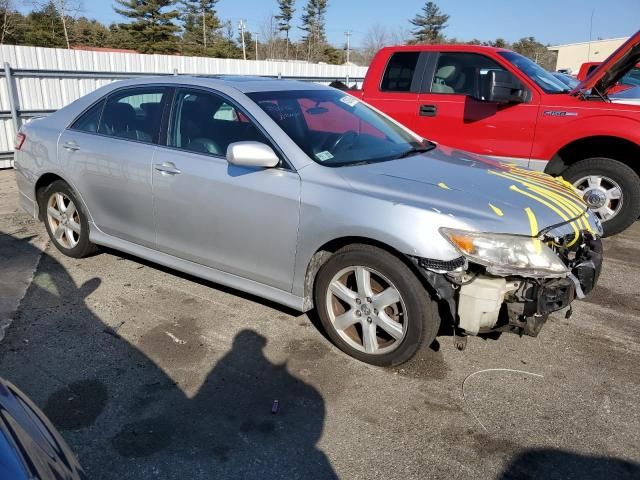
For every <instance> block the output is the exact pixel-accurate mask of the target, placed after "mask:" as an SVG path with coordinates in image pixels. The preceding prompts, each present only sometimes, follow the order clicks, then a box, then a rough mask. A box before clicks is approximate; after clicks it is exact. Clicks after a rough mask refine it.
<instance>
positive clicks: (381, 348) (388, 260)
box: [314, 245, 440, 366]
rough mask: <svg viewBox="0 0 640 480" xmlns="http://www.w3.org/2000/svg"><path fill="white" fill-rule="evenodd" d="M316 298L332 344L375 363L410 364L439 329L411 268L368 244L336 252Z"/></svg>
mask: <svg viewBox="0 0 640 480" xmlns="http://www.w3.org/2000/svg"><path fill="white" fill-rule="evenodd" d="M314 297H315V305H316V309H317V311H318V316H319V318H320V321H321V322H322V325H323V327H324V328H325V330H326V332H327V334H328V335H329V337H330V338H331V340H332V341H333V342H334V343H335V344H336V345H337V346H338V348H340V349H341V350H342V351H343V352H345V353H347V354H348V355H351V356H352V357H354V358H357V359H358V360H361V361H363V362H366V363H370V364H373V365H379V366H390V365H398V364H400V363H403V362H405V361H407V360H409V359H410V358H411V357H412V356H413V355H414V354H415V353H416V351H417V350H418V349H419V348H420V345H421V344H430V343H431V342H432V341H433V340H434V338H435V336H436V334H437V332H438V328H439V326H440V317H439V314H438V308H437V303H436V302H435V301H434V300H432V299H431V298H430V296H429V293H428V292H427V291H426V290H425V288H424V286H423V285H422V283H421V282H420V281H419V279H418V277H417V276H416V275H415V274H414V273H413V272H412V271H411V269H410V268H409V267H408V266H407V265H406V264H405V263H404V262H402V261H401V260H400V259H398V258H397V257H395V256H394V255H392V254H390V253H389V252H387V251H385V250H382V249H379V248H376V247H372V246H369V245H352V246H349V247H345V248H343V249H342V250H339V251H338V252H336V253H335V254H334V255H333V256H332V257H331V258H330V259H329V260H328V261H327V262H326V263H325V264H324V265H323V266H322V268H321V269H320V271H319V272H318V276H317V277H316V282H315V291H314Z"/></svg>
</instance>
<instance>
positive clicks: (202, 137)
mask: <svg viewBox="0 0 640 480" xmlns="http://www.w3.org/2000/svg"><path fill="white" fill-rule="evenodd" d="M238 141H259V142H263V143H266V144H270V145H271V146H273V144H272V143H271V141H270V140H269V139H268V138H267V137H266V135H265V134H264V133H263V130H262V129H261V128H260V127H258V126H257V125H256V124H255V123H254V122H253V120H251V119H250V118H249V116H248V115H247V114H245V113H244V112H243V111H242V109H240V108H239V107H238V106H237V104H236V103H235V102H233V101H232V100H231V99H230V98H228V97H226V96H224V95H222V94H220V93H214V92H213V91H211V90H202V89H191V88H179V89H178V90H177V91H176V95H175V98H174V103H173V107H172V116H171V119H170V121H169V129H168V134H167V145H166V146H165V147H159V148H158V151H157V154H156V156H155V159H154V165H153V195H154V215H155V221H156V232H157V237H156V238H157V244H158V248H159V249H160V250H161V251H163V252H165V253H168V254H170V255H174V256H177V257H180V258H182V259H185V260H189V261H192V262H196V263H199V264H201V265H206V266H209V267H212V268H215V269H217V270H222V271H224V272H227V273H231V274H234V275H238V276H241V277H244V278H249V279H252V280H255V281H258V282H261V283H264V284H267V285H270V286H273V287H275V288H279V289H282V290H286V291H290V290H291V285H292V276H293V267H294V260H295V254H296V241H297V230H298V217H299V206H300V177H299V176H298V174H297V173H296V172H295V171H293V170H292V169H291V168H289V167H288V166H287V164H286V163H284V160H283V163H282V166H281V167H279V168H268V169H265V168H245V167H238V166H234V165H231V164H229V163H228V162H227V160H226V156H225V154H226V150H227V147H228V145H229V144H230V143H233V142H238ZM275 150H276V151H278V150H277V149H275Z"/></svg>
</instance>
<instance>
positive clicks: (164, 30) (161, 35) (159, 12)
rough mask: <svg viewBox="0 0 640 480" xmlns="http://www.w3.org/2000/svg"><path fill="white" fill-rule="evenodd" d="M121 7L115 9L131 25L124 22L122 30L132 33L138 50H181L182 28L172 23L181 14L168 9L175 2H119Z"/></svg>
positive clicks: (142, 0)
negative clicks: (178, 33)
mask: <svg viewBox="0 0 640 480" xmlns="http://www.w3.org/2000/svg"><path fill="white" fill-rule="evenodd" d="M116 3H117V4H118V5H120V6H121V7H122V8H117V7H114V10H115V11H116V12H117V13H119V14H120V15H123V16H125V17H127V18H130V19H132V22H130V23H121V24H120V25H119V28H120V29H122V30H124V31H126V32H128V33H129V34H130V37H131V40H132V41H133V45H129V48H135V49H136V50H138V51H141V52H143V53H174V52H176V51H177V50H178V37H177V36H176V32H177V31H178V30H179V27H178V26H177V25H176V24H175V23H173V21H174V19H176V18H178V16H179V15H180V14H179V12H178V11H177V10H167V8H170V7H173V6H174V5H175V3H176V2H175V0H116Z"/></svg>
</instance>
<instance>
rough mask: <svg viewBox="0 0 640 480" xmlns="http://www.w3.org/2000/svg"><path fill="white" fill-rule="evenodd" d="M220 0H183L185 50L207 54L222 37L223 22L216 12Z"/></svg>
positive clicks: (182, 17) (183, 39) (182, 18)
mask: <svg viewBox="0 0 640 480" xmlns="http://www.w3.org/2000/svg"><path fill="white" fill-rule="evenodd" d="M218 1H219V0H182V6H183V7H182V12H181V15H180V17H181V20H182V22H183V28H184V32H183V34H182V41H183V42H184V44H185V48H184V50H186V51H187V52H192V53H200V54H205V55H206V54H207V53H208V52H207V50H208V49H210V48H211V47H213V45H214V43H215V42H216V41H217V40H219V38H220V36H221V35H220V30H221V28H222V24H221V22H220V19H219V18H218V14H217V12H216V9H215V8H216V4H217V3H218Z"/></svg>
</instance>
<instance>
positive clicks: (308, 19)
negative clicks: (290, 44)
mask: <svg viewBox="0 0 640 480" xmlns="http://www.w3.org/2000/svg"><path fill="white" fill-rule="evenodd" d="M327 3H328V2H327V0H309V1H308V2H307V5H306V6H305V7H304V13H303V14H302V26H301V27H300V29H301V30H303V31H305V32H306V35H305V36H304V38H303V43H304V44H305V47H306V48H307V59H308V60H311V59H312V58H314V57H316V56H318V55H319V54H320V53H321V52H322V49H323V47H324V45H325V44H326V42H327V35H326V32H325V14H326V12H327Z"/></svg>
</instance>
